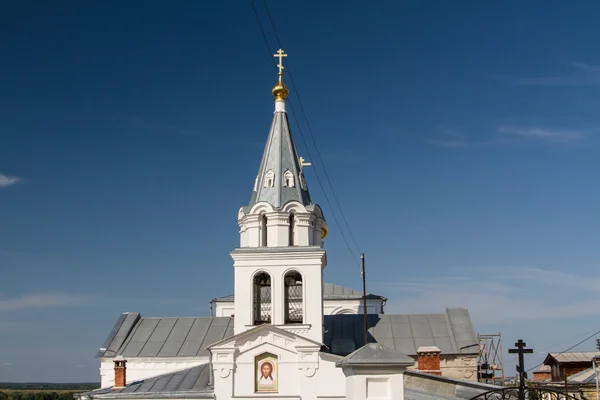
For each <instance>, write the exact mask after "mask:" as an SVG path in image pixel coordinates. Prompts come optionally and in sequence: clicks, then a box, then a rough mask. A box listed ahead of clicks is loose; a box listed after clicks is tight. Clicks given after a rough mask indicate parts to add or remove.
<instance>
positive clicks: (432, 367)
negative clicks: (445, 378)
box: [417, 346, 442, 376]
mask: <svg viewBox="0 0 600 400" xmlns="http://www.w3.org/2000/svg"><path fill="white" fill-rule="evenodd" d="M441 353H442V351H441V350H440V349H438V348H437V347H436V346H421V347H419V348H418V349H417V364H418V368H419V371H421V372H426V373H428V374H432V375H439V376H442V371H441V369H440V354H441Z"/></svg>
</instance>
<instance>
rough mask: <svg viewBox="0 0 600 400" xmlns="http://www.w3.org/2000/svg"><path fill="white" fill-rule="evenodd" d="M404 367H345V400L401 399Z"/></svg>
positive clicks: (402, 395) (402, 396)
mask: <svg viewBox="0 0 600 400" xmlns="http://www.w3.org/2000/svg"><path fill="white" fill-rule="evenodd" d="M403 372H404V368H393V369H391V368H390V369H387V368H373V367H361V368H356V367H346V368H344V374H345V375H346V399H347V400H374V399H376V400H392V399H393V400H403V399H404V373H403Z"/></svg>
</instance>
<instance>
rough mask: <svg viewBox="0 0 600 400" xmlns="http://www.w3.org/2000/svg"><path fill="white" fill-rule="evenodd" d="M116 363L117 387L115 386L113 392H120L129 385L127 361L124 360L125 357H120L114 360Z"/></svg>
mask: <svg viewBox="0 0 600 400" xmlns="http://www.w3.org/2000/svg"><path fill="white" fill-rule="evenodd" d="M113 361H114V362H115V385H114V386H113V390H119V389H123V388H125V385H126V384H127V374H126V370H127V366H126V365H125V364H126V363H127V360H125V359H124V358H123V356H119V357H117V358H115V359H114V360H113Z"/></svg>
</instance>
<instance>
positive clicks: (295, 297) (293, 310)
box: [283, 270, 304, 324]
mask: <svg viewBox="0 0 600 400" xmlns="http://www.w3.org/2000/svg"><path fill="white" fill-rule="evenodd" d="M302 283H303V279H302V274H300V272H298V271H296V270H291V271H288V272H286V273H285V275H284V277H283V288H284V289H283V296H284V301H283V304H284V306H283V307H284V318H285V323H286V324H298V323H300V324H301V323H302V322H303V320H304V287H303V284H302Z"/></svg>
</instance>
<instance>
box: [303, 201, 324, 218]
mask: <svg viewBox="0 0 600 400" xmlns="http://www.w3.org/2000/svg"><path fill="white" fill-rule="evenodd" d="M306 210H307V211H309V212H312V213H313V214H315V215H316V216H317V217H318V218H323V219H325V217H324V216H323V210H322V209H321V207H320V206H319V205H318V204H310V205H308V206H306Z"/></svg>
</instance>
